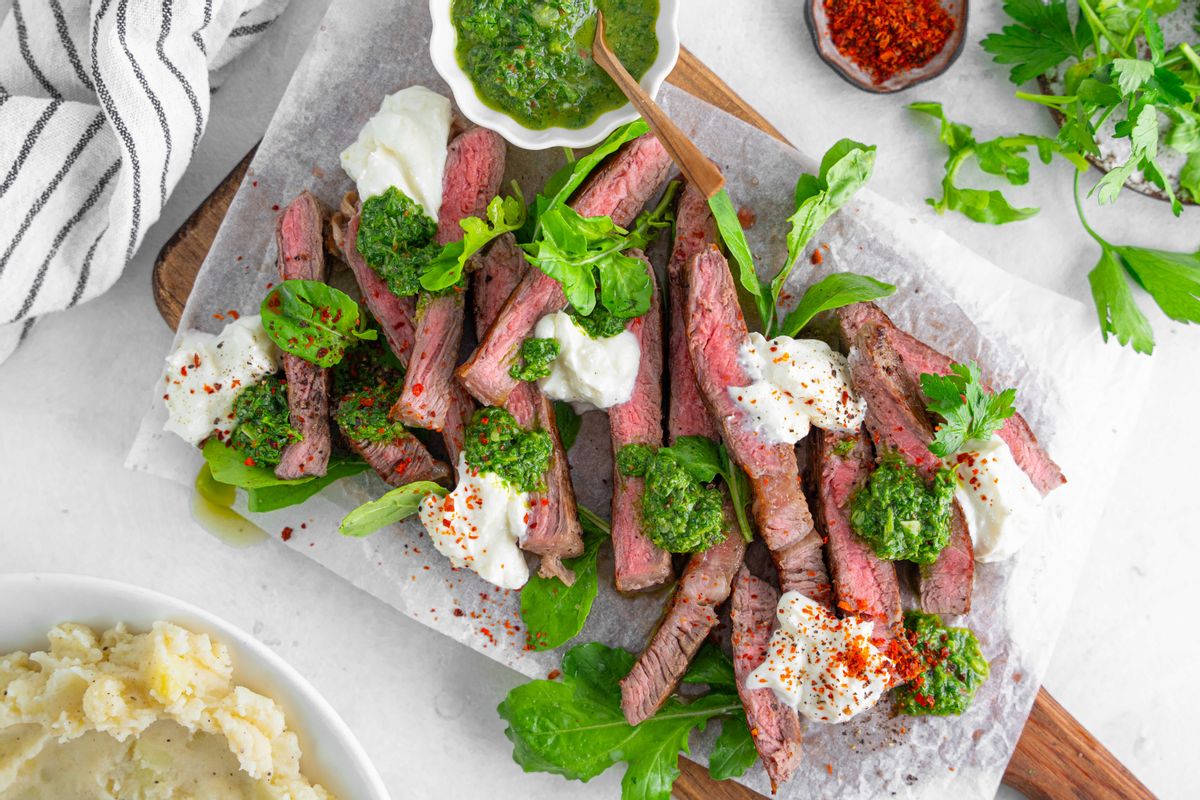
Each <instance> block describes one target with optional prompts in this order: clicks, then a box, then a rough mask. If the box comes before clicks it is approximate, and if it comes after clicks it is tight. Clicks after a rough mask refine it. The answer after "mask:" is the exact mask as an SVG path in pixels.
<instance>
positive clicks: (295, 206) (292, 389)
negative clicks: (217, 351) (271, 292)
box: [275, 191, 333, 480]
mask: <svg viewBox="0 0 1200 800" xmlns="http://www.w3.org/2000/svg"><path fill="white" fill-rule="evenodd" d="M324 218H325V210H324V209H323V208H322V207H321V204H320V202H319V201H318V200H317V198H316V197H314V196H313V195H312V194H311V193H309V192H307V191H304V192H301V193H300V194H299V195H297V197H296V199H295V200H293V201H292V202H291V203H290V204H288V207H287V208H285V209H284V210H283V214H281V215H280V217H279V222H278V223H277V225H276V227H275V244H276V246H277V249H278V256H277V267H278V269H279V277H280V279H282V280H285V281H289V280H304V281H324V280H325V239H324V230H323V228H324ZM283 371H284V374H285V375H286V376H287V394H288V412H289V414H290V417H291V423H292V427H293V428H295V429H296V430H297V431H299V432H300V435H301V437H302V438H301V439H300V441H298V442H294V443H292V444H290V445H288V446H287V447H285V448H284V450H283V454H282V456H281V458H280V460H279V464H278V466H276V467H275V475H276V477H278V478H282V479H284V480H290V479H294V478H304V477H308V476H313V475H316V476H320V475H324V474H325V470H326V469H328V467H329V453H330V451H331V450H332V448H333V440H332V438H331V436H330V433H329V370H326V369H322V368H321V367H318V366H317V365H316V364H313V363H312V362H309V361H305V360H304V359H302V358H300V357H299V356H294V355H291V354H284V356H283Z"/></svg>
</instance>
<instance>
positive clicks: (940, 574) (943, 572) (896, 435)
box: [849, 324, 975, 614]
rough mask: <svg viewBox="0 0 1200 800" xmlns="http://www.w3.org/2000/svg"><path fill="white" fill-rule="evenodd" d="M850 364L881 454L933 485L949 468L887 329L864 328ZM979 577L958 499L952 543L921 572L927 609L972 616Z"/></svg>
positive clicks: (917, 390) (952, 522)
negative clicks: (891, 455) (935, 448)
mask: <svg viewBox="0 0 1200 800" xmlns="http://www.w3.org/2000/svg"><path fill="white" fill-rule="evenodd" d="M849 362H850V375H851V378H852V379H853V381H854V388H855V390H856V391H857V392H858V393H859V396H860V397H862V398H863V399H864V400H866V402H867V418H866V426H867V430H868V431H870V433H871V438H872V439H873V440H874V442H875V449H876V451H878V452H879V453H884V452H893V453H897V454H899V455H900V457H901V458H903V459H904V460H905V462H907V463H908V464H909V465H910V466H911V467H913V468H914V469H916V471H917V473H918V474H919V475H921V477H922V478H924V479H925V480H926V481H932V480H933V478H934V476H935V475H936V474H937V472H938V470H940V469H942V467H943V464H942V460H941V459H939V458H938V457H937V456H935V455H934V454H933V453H931V452H930V451H929V444H930V443H931V442H932V441H933V428H932V426H931V425H930V422H929V418H928V416H927V415H926V413H925V405H924V402H923V401H922V399H921V395H920V388H919V386H917V385H916V384H915V383H914V382H913V381H912V379H911V377H910V376H909V374H908V372H907V371H906V370H905V369H904V367H903V365H902V363H901V360H900V355H899V353H897V352H896V350H895V349H894V348H893V347H892V346H891V344H890V343H889V341H888V336H887V332H886V330H885V328H884V326H881V325H878V324H869V325H864V326H862V327H861V328H859V329H858V331H857V333H856V335H855V339H854V343H853V346H852V347H851V348H850V356H849ZM974 575H975V556H974V552H973V549H972V546H971V534H970V532H969V531H968V530H967V525H966V518H965V517H964V516H963V512H962V508H961V507H960V506H959V504H958V501H957V500H955V501H954V502H953V504H952V506H951V517H950V542H949V544H947V545H946V547H945V549H943V550H942V552H941V554H940V555H939V556H938V560H937V561H936V562H935V563H933V564H931V565H928V566H922V568H921V607H922V608H923V609H924V610H925V611H929V612H932V613H937V614H965V613H967V612H968V611H969V610H970V609H971V585H972V581H973V578H974Z"/></svg>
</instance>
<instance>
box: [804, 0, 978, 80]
mask: <svg viewBox="0 0 1200 800" xmlns="http://www.w3.org/2000/svg"><path fill="white" fill-rule="evenodd" d="M825 15H826V17H827V18H828V20H829V38H830V39H831V40H832V41H833V44H834V47H836V48H837V49H838V52H840V53H841V54H842V55H844V56H846V57H847V58H849V59H850V60H851V61H853V62H854V63H855V64H857V65H858V67H859V68H860V69H862V70H863V71H864V72H866V73H867V74H868V75H870V76H871V80H872V81H873V82H874V83H876V84H881V83H884V82H886V81H887V80H888V79H889V78H891V77H892V76H893V75H896V74H897V73H900V72H908V71H909V70H912V69H916V68H917V67H921V66H924V65H925V64H928V63H929V61H930V59H932V58H933V57H934V56H936V55H937V54H938V53H940V52H941V51H942V48H944V47H945V46H946V42H947V41H949V39H950V34H952V33H953V32H954V29H955V26H956V23H955V21H954V18H953V17H951V16H950V14H949V13H947V11H946V9H945V8H943V7H942V5H941V4H940V3H939V2H938V0H825Z"/></svg>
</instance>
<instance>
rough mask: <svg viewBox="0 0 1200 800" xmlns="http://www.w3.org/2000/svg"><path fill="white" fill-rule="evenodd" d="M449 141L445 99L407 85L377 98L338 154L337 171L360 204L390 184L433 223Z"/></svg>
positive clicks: (448, 111) (447, 110)
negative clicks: (377, 103)
mask: <svg viewBox="0 0 1200 800" xmlns="http://www.w3.org/2000/svg"><path fill="white" fill-rule="evenodd" d="M449 138H450V101H449V100H448V99H446V98H445V97H443V96H442V95H440V94H437V93H436V92H432V91H430V90H429V89H426V88H425V87H424V86H410V87H408V88H407V89H401V90H400V91H398V92H396V93H395V94H391V95H388V96H387V97H385V98H383V104H382V105H381V106H380V107H379V112H378V113H376V114H375V116H373V117H371V119H369V120H368V121H367V124H366V125H364V126H363V128H362V130H361V131H360V132H359V134H358V140H357V141H356V142H355V143H354V144H352V145H350V146H349V147H347V148H346V149H345V150H343V151H342V169H344V170H345V171H346V174H347V175H349V176H350V177H351V178H353V179H354V182H355V183H356V184H357V186H358V196H359V197H361V198H362V199H363V200H366V199H367V198H368V197H374V196H375V195H380V194H383V193H384V192H386V191H387V190H388V188H389V187H392V186H395V187H396V188H397V189H399V190H400V191H401V192H403V193H404V194H406V195H407V196H408V197H409V198H411V199H412V200H415V201H416V202H418V203H420V204H421V206H422V207H423V208H424V209H425V213H426V214H428V215H429V216H430V218H431V219H434V220H436V219H437V218H438V210H439V209H440V208H441V207H442V173H443V171H444V170H445V167H446V141H447V139H449Z"/></svg>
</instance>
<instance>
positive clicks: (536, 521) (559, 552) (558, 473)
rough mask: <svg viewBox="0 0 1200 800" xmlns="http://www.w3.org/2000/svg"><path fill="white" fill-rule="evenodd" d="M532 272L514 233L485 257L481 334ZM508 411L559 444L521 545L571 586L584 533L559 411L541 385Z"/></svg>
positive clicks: (515, 397)
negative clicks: (571, 562)
mask: <svg viewBox="0 0 1200 800" xmlns="http://www.w3.org/2000/svg"><path fill="white" fill-rule="evenodd" d="M528 267H529V264H528V262H527V261H525V257H524V256H523V255H522V253H521V251H520V249H519V248H518V247H517V243H516V240H515V239H514V238H513V237H512V235H511V234H505V235H504V236H501V237H500V238H499V239H497V240H496V242H495V243H494V244H493V245H492V246H491V249H489V250H488V251H487V253H486V254H484V256H483V259H482V261H481V262H480V266H479V269H478V270H476V272H475V277H474V283H475V291H474V297H475V327H476V329H478V330H486V329H487V328H488V327H489V326H490V325H491V323H492V322H493V321H495V319H496V315H497V314H499V313H500V309H501V308H502V307H503V306H504V301H505V300H507V299H508V296H509V295H510V294H511V293H512V290H513V288H515V287H516V285H517V284H518V283H520V281H521V276H522V275H523V274H524V273H525V272H526V271H527V268H528ZM505 408H507V409H508V412H509V413H510V414H512V415H513V418H514V419H515V420H516V421H517V423H518V424H520V425H521V426H523V427H525V428H537V429H540V430H544V431H547V432H549V433H550V437H551V439H552V440H553V444H554V449H553V451H552V452H551V454H550V468H549V469H548V470H547V472H546V491H545V492H535V493H533V494H532V495H530V508H529V520H528V523H527V525H526V533H525V537H524V538H523V539H522V540H521V542H520V545H521V548H522V549H523V550H527V551H529V552H531V553H536V554H538V555H540V556H541V557H542V562H541V566H540V567H539V569H538V572H539V573H540V574H541V575H542V577H557V578H558V579H559V580H561V581H562V582H563V583H565V584H567V585H568V586H570V585H571V584H572V583H574V582H575V575H574V573H572V572H571V571H570V570H569V569H567V568H566V567H565V566H563V563H562V559H564V558H570V557H572V556H577V555H580V554H581V553H582V552H583V531H582V529H581V528H580V526H579V516H578V514H577V512H576V510H575V489H574V488H573V487H572V486H571V474H570V470H569V465H568V463H567V453H566V450H565V449H564V448H563V445H562V441H561V440H560V439H559V438H558V424H557V423H556V421H555V419H554V406H553V405H552V404H551V402H550V399H549V398H547V397H546V396H545V395H544V394H542V393H541V391H540V390H539V389H538V388H537V384H534V383H529V382H526V381H521V383H520V384H518V385H517V387H516V388H515V389H513V391H512V393H511V394H509V396H508V402H507V403H506V404H505Z"/></svg>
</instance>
